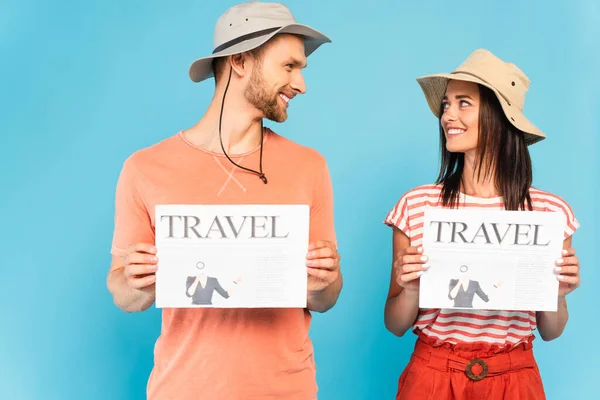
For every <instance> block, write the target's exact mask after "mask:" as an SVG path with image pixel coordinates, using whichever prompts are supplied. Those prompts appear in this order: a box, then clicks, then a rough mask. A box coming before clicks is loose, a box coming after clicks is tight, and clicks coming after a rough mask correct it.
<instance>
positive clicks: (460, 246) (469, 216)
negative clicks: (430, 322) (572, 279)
mask: <svg viewBox="0 0 600 400" xmlns="http://www.w3.org/2000/svg"><path fill="white" fill-rule="evenodd" d="M564 226H565V217H564V214H562V213H556V212H541V211H539V212H538V211H527V212H519V211H503V210H481V209H477V210H475V209H472V210H466V209H459V210H457V209H430V210H426V211H425V215H424V226H423V230H424V231H423V252H424V254H426V255H427V257H429V260H428V262H427V263H428V264H429V265H430V267H429V269H428V270H427V271H425V273H424V274H423V275H422V276H421V283H420V289H419V307H421V308H449V309H485V310H514V311H516V310H518V311H556V308H557V298H558V286H559V282H558V280H557V279H556V274H555V272H554V267H555V266H556V265H555V261H556V260H557V259H558V258H560V257H561V251H562V246H563V239H564Z"/></svg>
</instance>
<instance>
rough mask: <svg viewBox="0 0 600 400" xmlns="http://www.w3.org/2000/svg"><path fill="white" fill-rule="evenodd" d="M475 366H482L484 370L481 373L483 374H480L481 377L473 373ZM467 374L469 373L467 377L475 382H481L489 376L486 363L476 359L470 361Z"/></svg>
mask: <svg viewBox="0 0 600 400" xmlns="http://www.w3.org/2000/svg"><path fill="white" fill-rule="evenodd" d="M475 364H479V365H481V368H482V369H483V371H481V374H479V375H475V374H474V373H473V371H471V368H472V367H473V365H475ZM465 372H466V373H467V376H468V377H469V379H471V380H474V381H480V380H482V379H483V378H485V376H486V375H487V373H488V366H487V364H486V363H485V361H483V360H482V359H480V358H475V359H473V360H471V361H469V363H468V364H467V368H466V370H465Z"/></svg>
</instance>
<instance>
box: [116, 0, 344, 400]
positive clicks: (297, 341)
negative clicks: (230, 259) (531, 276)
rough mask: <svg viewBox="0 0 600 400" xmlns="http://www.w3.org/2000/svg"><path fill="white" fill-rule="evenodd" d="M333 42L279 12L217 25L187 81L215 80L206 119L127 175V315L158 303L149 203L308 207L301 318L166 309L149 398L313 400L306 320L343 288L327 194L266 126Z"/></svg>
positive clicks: (119, 297) (296, 313)
mask: <svg viewBox="0 0 600 400" xmlns="http://www.w3.org/2000/svg"><path fill="white" fill-rule="evenodd" d="M329 41H330V40H329V38H327V37H326V36H324V35H322V34H321V33H319V32H317V31H315V30H313V29H311V28H309V27H306V26H304V25H299V24H297V23H296V22H295V19H294V17H293V16H292V14H291V13H290V11H289V10H288V9H287V8H286V7H285V6H283V5H281V4H275V3H262V2H250V3H244V4H240V5H238V6H235V7H232V8H231V9H229V10H228V11H227V12H225V13H224V14H223V15H222V16H221V17H220V18H219V20H218V21H217V24H216V27H215V40H214V44H215V49H214V51H213V54H211V55H209V56H208V57H204V58H201V59H199V60H196V61H195V62H194V63H193V64H192V66H191V68H190V71H189V74H190V77H191V79H192V80H193V81H194V82H201V81H204V80H206V79H207V78H210V77H212V76H214V77H215V81H216V88H215V92H214V97H213V99H212V102H211V103H210V105H209V107H208V109H207V110H206V112H205V114H204V115H203V117H202V118H201V119H200V120H199V122H198V123H197V124H196V125H194V126H192V127H191V128H189V129H187V130H183V131H181V132H178V133H177V134H175V135H173V136H171V137H169V138H167V139H165V140H163V141H161V142H160V143H157V144H155V145H153V146H150V147H148V148H145V149H141V150H139V151H137V152H135V153H134V154H133V155H131V156H130V157H129V158H128V159H127V160H126V161H125V163H124V165H123V169H122V171H121V175H120V177H119V181H118V183H117V189H116V212H115V231H114V238H113V246H112V250H111V253H112V254H113V261H112V265H111V268H110V272H109V275H108V288H109V290H110V292H111V293H112V295H113V298H114V302H115V304H116V305H117V306H118V307H120V308H121V309H123V310H125V311H127V312H134V311H143V310H146V309H147V308H149V307H150V306H151V305H152V304H153V303H154V300H155V290H154V283H155V272H156V269H157V262H158V258H157V254H156V249H155V248H154V247H153V243H154V226H155V221H154V207H155V206H156V205H157V204H308V205H309V206H310V234H309V243H310V245H309V249H308V251H307V262H306V263H307V272H308V293H307V296H308V307H307V309H282V308H276V309H275V308H274V309H230V308H228V309H205V308H202V309H198V308H189V309H174V308H173V309H171V308H165V309H163V311H162V331H161V335H160V337H159V339H158V341H157V343H156V346H155V362H154V368H153V370H152V373H151V375H150V379H149V382H148V388H147V394H148V398H149V399H151V400H153V399H154V400H159V399H160V400H162V399H177V400H186V399H198V398H201V399H211V400H217V399H227V400H235V399H275V398H281V399H286V400H295V399H298V400H300V399H302V400H308V399H315V398H316V393H317V384H316V381H315V363H314V357H313V347H312V342H311V341H310V338H309V336H308V331H309V326H310V321H311V314H310V311H316V312H325V311H327V310H328V309H330V308H331V307H333V305H334V304H335V303H336V301H337V298H338V296H339V293H340V290H341V288H342V275H341V273H340V267H339V259H340V256H339V254H338V252H337V246H336V244H335V243H336V235H335V232H334V223H333V195H332V186H331V181H330V176H329V171H328V168H327V164H326V162H325V160H324V158H323V157H322V156H321V155H320V154H319V153H317V152H316V151H315V150H312V149H310V148H307V147H304V146H301V145H299V144H296V143H294V142H292V141H290V140H288V139H285V138H283V137H281V136H279V135H278V134H276V133H274V132H273V131H271V130H270V129H267V128H263V126H262V120H263V118H267V119H270V120H272V121H276V122H283V121H285V120H286V119H287V115H288V107H289V106H290V104H289V103H290V102H293V98H294V96H296V95H298V94H303V93H304V92H305V90H306V88H305V83H304V79H303V77H302V71H301V70H302V68H303V67H305V66H306V62H307V61H306V57H307V56H308V55H310V54H311V53H312V52H313V51H314V50H316V49H317V48H318V47H319V46H320V45H322V44H323V43H327V42H329Z"/></svg>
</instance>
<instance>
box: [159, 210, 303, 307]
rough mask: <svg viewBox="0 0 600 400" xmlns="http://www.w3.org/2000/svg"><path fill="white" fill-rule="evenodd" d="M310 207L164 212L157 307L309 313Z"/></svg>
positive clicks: (160, 224) (161, 212)
mask: <svg viewBox="0 0 600 400" xmlns="http://www.w3.org/2000/svg"><path fill="white" fill-rule="evenodd" d="M308 234H309V208H308V206H307V205H158V206H156V248H157V256H158V260H159V261H158V271H157V272H156V307H158V308H163V307H169V308H186V307H197V308H201V307H221V308H233V307H239V308H253V307H265V308H275V307H300V308H303V307H306V302H307V299H306V297H307V293H306V291H307V268H306V253H307V251H308Z"/></svg>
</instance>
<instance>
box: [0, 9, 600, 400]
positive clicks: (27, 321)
mask: <svg viewBox="0 0 600 400" xmlns="http://www.w3.org/2000/svg"><path fill="white" fill-rule="evenodd" d="M352 3H354V4H352ZM524 3H526V4H524ZM233 4H234V2H233V1H218V2H217V1H210V2H209V1H199V0H196V1H189V0H178V1H166V0H164V1H158V0H154V1H149V0H144V1H142V0H128V1H116V0H106V1H96V2H83V1H66V0H63V1H54V2H46V1H31V0H0V106H1V110H2V111H1V118H0V133H1V139H2V141H1V143H2V144H1V146H0V163H1V165H0V167H1V171H2V173H1V177H2V180H1V186H0V187H1V188H2V189H1V191H2V193H1V195H0V206H1V208H0V209H1V210H2V225H1V227H2V229H1V231H0V238H1V241H0V243H1V245H0V246H1V249H2V251H1V252H0V265H1V268H2V275H1V278H0V295H1V300H2V303H1V304H2V306H3V314H4V315H3V317H2V321H3V323H2V330H1V333H0V354H1V358H2V360H3V362H2V363H0V377H1V378H0V382H1V383H0V398H3V399H128V400H130V399H142V398H144V396H145V385H146V380H147V378H148V374H149V372H150V369H151V367H152V351H153V344H154V341H155V339H156V338H157V336H158V334H159V328H160V327H159V323H160V314H159V312H158V311H157V310H155V309H151V310H148V311H147V312H144V313H137V314H126V313H124V312H121V311H120V310H118V309H117V308H116V307H115V306H114V305H113V303H112V298H111V296H110V295H109V293H108V291H107V289H106V274H107V271H108V268H109V263H110V254H109V248H110V244H111V236H112V227H113V225H112V223H113V220H112V218H113V210H114V206H113V204H114V189H115V183H116V179H117V176H118V173H119V171H120V168H121V165H122V162H123V160H124V159H125V158H126V157H127V156H128V155H129V154H131V153H132V152H133V151H135V150H137V149H139V148H141V147H145V146H148V145H150V144H153V143H155V142H157V141H159V140H161V139H163V138H165V137H167V136H170V135H172V134H174V133H175V132H176V131H178V130H180V129H183V128H187V127H189V126H190V125H192V124H194V123H195V122H196V121H197V120H198V119H199V118H200V117H201V116H202V113H203V111H204V109H205V107H206V106H207V104H208V102H209V100H210V97H211V95H212V89H213V83H212V81H209V82H207V83H205V84H193V83H192V82H191V81H190V80H189V79H188V76H187V70H188V67H189V64H190V62H191V61H192V60H193V59H195V58H196V57H199V56H201V55H204V54H207V53H209V52H210V51H211V50H212V33H213V27H214V23H215V21H216V19H217V17H218V16H219V15H220V14H221V13H222V12H223V11H225V9H226V8H228V7H229V6H230V5H233ZM287 4H288V6H289V7H290V8H291V10H292V11H293V12H294V14H295V16H296V18H297V19H298V20H299V21H301V22H303V23H308V24H310V25H312V26H314V27H315V28H317V29H319V30H322V31H323V32H325V33H327V34H328V35H330V36H331V37H332V39H333V43H332V44H327V45H325V46H324V47H322V48H321V49H319V50H318V51H317V52H316V53H315V54H314V55H313V56H311V59H310V66H309V68H308V69H307V70H306V72H305V78H306V82H307V85H308V92H307V94H306V95H305V96H301V97H300V98H296V99H295V100H294V101H293V104H292V106H291V108H290V118H289V120H288V121H287V122H286V123H285V124H283V125H275V124H273V123H270V122H269V123H267V125H268V126H271V127H272V128H274V129H276V131H278V132H279V133H281V134H283V135H285V136H287V137H289V138H291V139H293V140H296V141H298V142H300V143H302V144H306V145H309V146H312V147H315V148H316V149H318V150H319V151H321V152H322V153H323V154H324V155H325V156H326V157H327V158H328V161H329V165H330V169H331V174H332V179H333V183H334V190H335V206H336V210H335V217H336V226H337V230H338V235H339V241H340V246H341V251H342V254H343V255H342V262H343V263H342V264H343V265H342V268H343V272H344V275H345V286H344V290H343V292H342V294H341V297H340V300H339V302H338V304H337V306H336V307H335V308H334V309H333V310H331V311H330V312H328V313H327V314H325V315H316V316H315V318H314V322H313V326H312V337H313V340H314V344H315V348H316V359H317V363H318V381H319V386H320V399H322V400H329V399H391V398H393V397H394V394H395V392H396V384H397V379H398V376H399V374H400V373H401V371H402V369H403V367H404V366H405V364H406V363H407V360H408V357H409V355H410V352H411V350H412V345H413V343H414V336H413V335H411V334H409V335H406V336H405V337H403V338H397V337H394V336H393V335H392V334H390V333H389V332H387V331H386V330H385V328H384V325H383V306H384V302H385V298H386V294H387V289H388V284H389V276H390V268H391V262H390V260H391V231H390V230H389V228H387V227H385V226H384V225H383V224H382V220H383V218H384V217H385V214H386V213H387V211H388V210H389V209H390V208H391V207H392V206H393V205H394V203H395V202H396V200H397V199H398V198H399V197H400V195H402V194H403V193H404V192H405V191H406V190H408V189H410V188H412V187H414V186H416V185H419V184H422V183H429V182H431V181H432V180H433V179H434V178H435V176H436V173H437V168H438V137H437V128H436V120H435V118H434V117H433V116H432V114H431V112H430V111H429V108H428V107H427V105H426V103H425V100H424V97H423V94H422V92H421V91H420V88H419V87H418V85H417V83H416V81H415V78H416V77H417V76H420V75H424V74H428V73H435V72H443V71H450V70H452V69H453V68H454V67H456V66H458V64H459V63H460V62H462V61H463V60H464V59H465V58H466V57H467V55H468V54H469V53H470V52H471V51H473V50H474V49H476V48H479V47H485V48H488V49H490V50H492V51H493V52H494V53H495V54H497V55H498V56H500V57H501V58H503V59H505V60H509V61H513V62H516V63H517V64H518V65H519V66H520V67H521V69H523V70H524V71H525V72H526V73H527V74H528V76H529V77H530V78H531V80H532V85H531V88H530V91H529V93H528V97H527V101H526V106H525V111H526V115H527V116H528V117H529V118H530V119H531V120H532V121H533V122H534V123H536V124H537V125H538V126H539V127H540V128H541V129H542V130H544V131H545V132H546V133H547V135H548V139H547V140H546V141H544V142H542V143H539V144H536V145H535V146H533V147H532V149H531V151H532V157H533V162H534V185H535V186H537V187H538V188H541V189H545V190H549V191H551V192H554V193H556V194H558V195H560V196H562V197H563V198H565V199H566V200H567V201H568V202H569V203H570V204H571V205H572V207H573V208H574V210H575V212H576V215H577V217H578V218H579V220H580V221H581V224H582V227H581V229H580V230H579V231H578V232H577V233H576V235H575V238H574V246H575V248H576V249H577V250H578V254H579V255H580V259H581V265H582V268H583V273H582V282H583V285H582V287H581V288H580V289H578V290H577V291H576V292H575V293H573V294H572V295H570V296H569V305H570V313H571V316H570V321H569V324H568V325H567V328H566V331H565V333H564V334H563V336H562V337H560V338H559V339H557V340H556V341H553V342H549V343H544V342H542V341H541V340H540V339H538V340H536V342H535V345H536V355H537V359H538V361H539V364H540V367H541V373H542V377H543V380H544V382H545V385H546V390H547V394H548V398H549V399H566V398H582V399H587V398H592V397H593V396H592V394H591V393H593V392H594V391H595V389H596V383H597V377H598V375H599V373H600V370H599V367H598V364H597V359H598V357H600V354H599V352H598V347H599V346H598V344H597V335H596V334H597V332H598V328H599V325H598V308H597V307H596V306H594V305H593V304H594V302H595V301H596V300H597V295H596V296H595V295H594V289H595V287H597V285H598V283H599V278H598V272H597V269H596V267H597V265H596V262H597V254H596V253H595V251H596V250H595V249H594V246H596V245H597V243H598V242H599V239H600V237H599V231H598V229H597V228H596V227H597V226H598V224H600V214H598V212H597V211H596V204H597V203H598V200H599V199H600V196H599V194H600V193H599V191H600V184H599V177H600V174H599V170H600V159H599V157H598V151H599V150H600V148H599V147H600V143H599V139H598V133H599V132H600V124H599V122H600V120H599V117H598V110H599V108H600V107H599V106H600V101H599V99H600V96H599V93H600V84H599V80H600V79H599V78H598V70H600V52H598V38H600V28H599V26H600V24H599V21H600V6H599V3H598V2H597V1H595V0H587V1H586V0H577V1H575V0H571V1H566V0H564V1H555V2H546V1H528V2H522V1H517V0H505V1H502V2H500V1H497V2H491V1H489V2H482V1H461V2H432V1H425V2H416V1H415V2H413V1H402V2H399V1H392V0H390V1H371V3H370V4H369V5H367V2H349V1H341V0H340V1H332V0H328V1H322V0H303V1H289V2H288V3H287ZM594 332H595V333H596V334H594Z"/></svg>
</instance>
